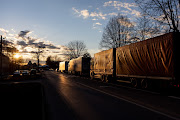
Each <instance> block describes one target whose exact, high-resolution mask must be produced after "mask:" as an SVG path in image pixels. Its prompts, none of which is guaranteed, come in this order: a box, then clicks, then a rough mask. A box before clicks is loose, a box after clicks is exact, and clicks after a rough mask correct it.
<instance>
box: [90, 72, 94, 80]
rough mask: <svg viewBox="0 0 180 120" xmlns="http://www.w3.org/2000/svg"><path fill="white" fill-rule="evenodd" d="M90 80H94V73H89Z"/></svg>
mask: <svg viewBox="0 0 180 120" xmlns="http://www.w3.org/2000/svg"><path fill="white" fill-rule="evenodd" d="M90 78H91V80H92V79H94V72H93V71H91V73H90Z"/></svg>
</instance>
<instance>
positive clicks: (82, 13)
mask: <svg viewBox="0 0 180 120" xmlns="http://www.w3.org/2000/svg"><path fill="white" fill-rule="evenodd" d="M72 10H73V11H74V12H75V14H78V16H82V17H83V18H84V19H86V18H88V17H89V11H88V10H86V9H84V10H81V11H79V10H77V9H76V8H74V7H73V8H72Z"/></svg>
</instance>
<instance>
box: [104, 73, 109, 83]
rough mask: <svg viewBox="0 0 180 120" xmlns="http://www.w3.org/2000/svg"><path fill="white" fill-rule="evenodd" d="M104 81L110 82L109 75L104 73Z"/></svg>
mask: <svg viewBox="0 0 180 120" xmlns="http://www.w3.org/2000/svg"><path fill="white" fill-rule="evenodd" d="M104 81H105V82H106V83H108V82H110V77H109V75H105V76H104Z"/></svg>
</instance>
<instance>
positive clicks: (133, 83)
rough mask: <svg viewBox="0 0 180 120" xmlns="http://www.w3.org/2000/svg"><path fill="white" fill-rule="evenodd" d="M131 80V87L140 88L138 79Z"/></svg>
mask: <svg viewBox="0 0 180 120" xmlns="http://www.w3.org/2000/svg"><path fill="white" fill-rule="evenodd" d="M130 79H131V85H132V86H133V87H135V88H136V87H137V86H138V81H137V79H136V78H130Z"/></svg>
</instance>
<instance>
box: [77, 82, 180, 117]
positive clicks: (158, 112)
mask: <svg viewBox="0 0 180 120" xmlns="http://www.w3.org/2000/svg"><path fill="white" fill-rule="evenodd" d="M77 83H78V82H77ZM78 84H80V85H82V86H85V87H88V88H90V89H93V90H95V91H98V92H101V93H103V94H106V95H109V96H112V97H114V98H117V99H120V100H123V101H126V102H129V103H131V104H134V105H137V106H139V107H141V108H145V109H147V110H150V111H152V112H155V113H157V114H160V115H163V116H166V117H168V118H171V119H175V120H180V118H176V117H173V116H171V115H167V114H165V113H162V112H160V111H157V110H154V109H151V108H148V107H146V106H143V105H140V104H137V103H135V102H132V101H130V100H126V99H124V98H121V97H118V96H116V95H112V94H110V93H107V92H104V91H102V90H98V89H96V88H93V87H90V86H88V85H85V84H82V83H78Z"/></svg>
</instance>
